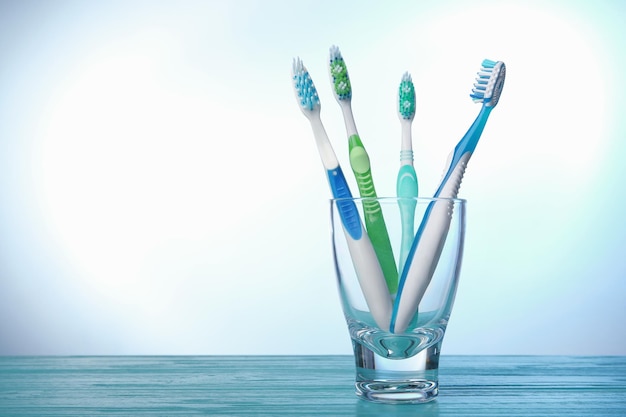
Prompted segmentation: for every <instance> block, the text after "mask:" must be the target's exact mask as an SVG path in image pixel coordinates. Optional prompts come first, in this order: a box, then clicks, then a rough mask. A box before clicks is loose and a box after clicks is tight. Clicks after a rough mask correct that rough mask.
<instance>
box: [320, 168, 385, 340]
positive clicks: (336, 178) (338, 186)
mask: <svg viewBox="0 0 626 417" xmlns="http://www.w3.org/2000/svg"><path fill="white" fill-rule="evenodd" d="M327 175H328V182H329V184H330V188H331V190H332V193H333V196H334V197H335V198H336V199H342V198H345V199H346V200H339V201H337V202H336V204H337V209H338V211H339V216H340V217H341V223H342V226H343V230H344V233H345V236H346V241H347V243H348V250H349V252H350V256H351V258H352V263H353V265H354V269H355V271H356V275H357V279H358V280H359V285H360V286H361V290H362V291H363V296H364V297H365V302H366V303H367V306H368V307H369V309H370V313H371V314H372V317H374V320H375V321H376V324H377V325H378V327H380V328H381V329H382V330H385V331H387V330H389V322H390V320H391V310H392V305H391V299H390V297H389V293H388V289H387V284H386V282H385V278H384V275H383V271H382V269H381V266H380V264H379V262H378V258H377V256H376V252H375V251H374V247H373V246H372V242H371V240H370V239H369V237H368V234H367V233H366V232H365V230H364V228H363V225H362V223H361V219H360V216H359V212H358V210H357V207H356V204H355V203H354V201H352V200H351V198H352V194H351V193H350V189H349V188H348V183H347V182H346V179H345V177H344V175H343V171H342V170H341V167H340V166H337V167H336V168H335V169H329V170H328V171H327Z"/></svg>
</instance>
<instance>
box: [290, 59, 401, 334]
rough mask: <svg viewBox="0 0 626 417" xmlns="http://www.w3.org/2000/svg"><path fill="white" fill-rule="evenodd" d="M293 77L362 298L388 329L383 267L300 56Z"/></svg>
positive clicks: (381, 324)
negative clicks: (328, 132)
mask: <svg viewBox="0 0 626 417" xmlns="http://www.w3.org/2000/svg"><path fill="white" fill-rule="evenodd" d="M291 75H292V80H293V86H294V91H295V93H296V99H297V101H298V105H299V106H300V109H301V110H302V113H304V115H305V116H306V117H307V118H308V119H309V121H310V122H311V127H312V129H313V135H314V137H315V142H316V144H317V149H318V151H319V154H320V157H321V159H322V164H323V165H324V168H325V169H326V174H327V177H328V183H329V185H330V189H331V191H332V195H333V198H335V199H336V200H337V201H336V203H337V209H338V211H339V215H340V217H341V222H342V226H343V230H344V233H345V236H346V241H347V243H348V250H349V251H350V255H351V257H352V263H353V264H354V269H355V271H356V275H357V278H358V280H359V285H360V286H361V290H362V291H363V296H364V297H365V302H366V303H367V306H368V308H369V309H370V312H371V314H372V317H373V318H374V320H375V321H376V324H377V325H378V327H380V328H381V329H382V330H389V323H390V321H391V311H392V303H391V298H390V297H389V291H388V289H387V283H386V281H385V276H384V274H383V270H382V268H381V266H380V264H379V262H378V258H377V256H376V252H375V251H374V246H373V245H372V242H371V240H370V238H369V236H368V234H367V232H366V230H365V227H364V226H363V223H362V221H361V217H360V215H359V212H358V210H357V207H356V204H355V203H354V201H352V193H351V192H350V188H349V187H348V183H347V182H346V179H345V177H344V175H343V171H342V170H341V166H340V165H339V161H338V159H337V156H336V154H335V151H334V150H333V147H332V145H331V144H330V140H329V139H328V135H327V134H326V129H324V125H323V124H322V120H321V117H320V110H321V104H320V100H319V97H318V95H317V90H316V89H315V85H314V84H313V80H312V79H311V76H310V75H309V72H308V71H307V69H306V67H305V66H304V64H303V63H302V61H301V60H300V59H299V58H296V59H294V60H293V67H292V74H291Z"/></svg>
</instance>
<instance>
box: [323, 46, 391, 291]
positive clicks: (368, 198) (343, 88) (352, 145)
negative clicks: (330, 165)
mask: <svg viewBox="0 0 626 417" xmlns="http://www.w3.org/2000/svg"><path fill="white" fill-rule="evenodd" d="M328 68H329V74H330V80H331V83H332V85H333V93H334V95H335V98H336V99H337V102H338V103H339V106H340V107H341V111H342V113H343V119H344V122H345V125H346V131H347V134H348V146H349V150H350V166H351V167H352V171H353V172H354V175H355V177H356V182H357V185H358V187H359V192H360V195H361V197H362V198H364V200H363V210H364V214H365V226H366V228H367V232H368V233H369V236H370V238H371V239H372V244H373V245H374V250H375V251H376V255H377V257H378V261H379V262H380V265H381V267H382V269H383V274H384V275H385V280H386V281H387V287H388V289H389V294H392V295H393V294H395V293H396V291H397V290H398V269H397V267H396V261H395V258H394V255H393V250H392V248H391V242H390V241H389V234H388V232H387V226H386V225H385V219H384V218H383V213H382V210H381V207H380V203H378V201H376V200H375V198H376V189H375V188H374V180H373V178H372V171H371V167H370V159H369V156H368V154H367V152H366V151H365V148H364V147H363V143H362V142H361V138H360V137H359V134H358V132H357V130H356V124H355V123H354V116H353V114H352V86H351V84H350V77H349V76H348V69H347V68H346V64H345V62H344V60H343V57H342V56H341V52H340V51H339V48H338V47H336V46H332V47H331V48H330V58H329V66H328Z"/></svg>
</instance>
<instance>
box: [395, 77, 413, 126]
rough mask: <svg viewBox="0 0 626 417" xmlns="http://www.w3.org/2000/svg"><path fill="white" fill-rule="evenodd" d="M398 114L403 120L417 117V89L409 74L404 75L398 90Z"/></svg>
mask: <svg viewBox="0 0 626 417" xmlns="http://www.w3.org/2000/svg"><path fill="white" fill-rule="evenodd" d="M398 112H399V113H400V115H401V116H402V118H403V119H412V118H413V116H414V115H415V87H414V86H413V81H412V80H411V75H409V73H408V72H406V73H404V76H403V77H402V81H401V82H400V87H399V89H398Z"/></svg>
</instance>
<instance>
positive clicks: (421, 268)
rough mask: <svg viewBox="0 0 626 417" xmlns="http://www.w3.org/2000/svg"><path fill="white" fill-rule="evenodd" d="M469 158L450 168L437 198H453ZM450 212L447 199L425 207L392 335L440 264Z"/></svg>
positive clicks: (407, 317) (411, 314)
mask: <svg viewBox="0 0 626 417" xmlns="http://www.w3.org/2000/svg"><path fill="white" fill-rule="evenodd" d="M471 156H472V153H471V152H466V153H465V154H463V155H462V156H461V157H460V158H459V159H458V162H457V163H456V164H455V165H454V166H452V167H450V169H449V170H448V173H447V175H446V176H445V177H444V178H445V179H446V180H445V183H443V184H442V185H441V187H440V189H439V191H440V192H439V193H437V197H440V198H456V196H457V194H458V191H459V187H460V186H461V180H462V179H463V174H464V173H465V168H466V167H467V162H468V161H469V159H470V157H471ZM450 159H452V160H454V158H450ZM452 209H453V203H452V201H449V200H437V201H433V202H431V203H430V204H429V205H428V207H427V208H426V213H425V214H424V218H423V219H422V222H421V224H420V227H419V229H418V230H417V233H416V235H415V239H413V244H412V246H411V250H410V252H409V255H408V256H409V258H408V259H411V262H410V264H408V263H407V265H405V267H404V270H403V271H402V276H401V278H400V288H399V291H398V296H397V297H396V301H395V305H394V310H393V313H392V318H391V326H390V327H391V332H393V333H402V332H404V330H405V329H406V328H407V326H408V325H409V323H410V322H411V321H412V320H413V317H414V316H415V314H416V313H417V310H418V306H419V303H420V301H421V300H422V297H423V296H424V293H425V292H426V289H427V288H428V285H429V284H430V281H431V279H432V277H433V273H434V272H435V269H436V268H437V264H438V263H439V257H440V256H441V251H442V250H443V246H444V244H445V242H446V236H447V234H448V230H449V229H450V222H451V220H452Z"/></svg>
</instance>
